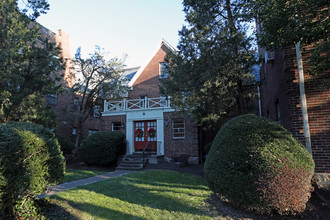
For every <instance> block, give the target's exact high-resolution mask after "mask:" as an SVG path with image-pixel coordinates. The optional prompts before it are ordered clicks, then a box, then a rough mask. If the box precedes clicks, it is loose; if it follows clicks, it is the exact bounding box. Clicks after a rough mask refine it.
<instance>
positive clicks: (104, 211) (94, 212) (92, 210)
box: [50, 197, 144, 220]
mask: <svg viewBox="0 0 330 220" xmlns="http://www.w3.org/2000/svg"><path fill="white" fill-rule="evenodd" d="M56 199H57V200H58V201H60V202H66V203H67V204H68V205H69V206H71V207H72V208H74V209H77V210H79V211H81V212H79V213H76V214H77V215H78V216H79V217H76V216H72V218H67V219H70V220H71V219H73V220H78V219H82V217H83V216H82V215H83V213H82V212H85V213H89V214H90V215H91V216H92V219H94V218H96V217H98V218H102V219H109V216H111V219H137V220H142V219H144V218H140V217H138V216H135V215H130V214H126V213H123V212H120V211H116V210H114V209H111V208H110V207H107V208H105V207H101V206H97V205H93V204H90V203H86V202H73V201H68V200H63V199H62V198H60V197H56ZM69 208H70V207H69ZM55 217H57V216H55ZM84 217H86V216H84ZM50 219H61V220H62V219H64V218H50Z"/></svg>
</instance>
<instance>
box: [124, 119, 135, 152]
mask: <svg viewBox="0 0 330 220" xmlns="http://www.w3.org/2000/svg"><path fill="white" fill-rule="evenodd" d="M133 130H134V126H133V121H131V120H130V121H127V122H126V139H127V146H126V154H132V153H133V152H134V135H133V134H134V131H133Z"/></svg>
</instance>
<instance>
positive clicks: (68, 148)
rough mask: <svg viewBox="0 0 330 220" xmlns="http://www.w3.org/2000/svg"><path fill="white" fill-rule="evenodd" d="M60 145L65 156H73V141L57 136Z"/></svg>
mask: <svg viewBox="0 0 330 220" xmlns="http://www.w3.org/2000/svg"><path fill="white" fill-rule="evenodd" d="M56 137H57V140H58V143H59V144H60V147H61V151H62V152H63V153H64V154H71V153H72V150H73V149H74V147H75V146H74V143H72V141H71V140H70V139H68V138H66V137H62V136H56Z"/></svg>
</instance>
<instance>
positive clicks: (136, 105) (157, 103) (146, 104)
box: [104, 97, 171, 112]
mask: <svg viewBox="0 0 330 220" xmlns="http://www.w3.org/2000/svg"><path fill="white" fill-rule="evenodd" d="M170 107H171V103H170V97H167V98H166V97H159V98H147V97H146V98H144V99H131V100H126V99H123V100H122V101H107V100H104V112H123V111H134V110H140V109H158V108H170Z"/></svg>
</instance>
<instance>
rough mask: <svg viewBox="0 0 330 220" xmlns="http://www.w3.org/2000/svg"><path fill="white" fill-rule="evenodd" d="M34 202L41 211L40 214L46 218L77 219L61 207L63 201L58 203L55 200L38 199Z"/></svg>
mask: <svg viewBox="0 0 330 220" xmlns="http://www.w3.org/2000/svg"><path fill="white" fill-rule="evenodd" d="M36 204H37V205H38V207H39V209H40V211H41V215H42V216H44V217H46V219H63V220H65V219H70V220H77V219H78V218H77V217H75V216H73V215H72V214H71V213H69V212H68V211H67V210H66V209H65V207H63V205H64V203H58V202H57V201H56V200H51V201H49V200H48V199H38V200H36Z"/></svg>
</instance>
